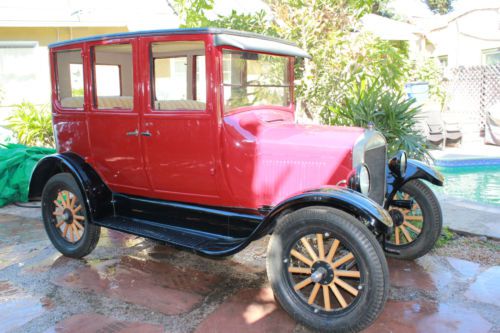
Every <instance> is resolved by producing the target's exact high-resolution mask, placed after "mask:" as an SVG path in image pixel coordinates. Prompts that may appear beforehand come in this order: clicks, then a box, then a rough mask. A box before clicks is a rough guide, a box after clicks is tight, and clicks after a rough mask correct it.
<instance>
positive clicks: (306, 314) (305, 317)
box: [267, 206, 389, 332]
mask: <svg viewBox="0 0 500 333" xmlns="http://www.w3.org/2000/svg"><path fill="white" fill-rule="evenodd" d="M267 274H268V277H269V281H270V282H271V286H272V288H273V292H274V295H275V297H276V300H277V301H278V302H279V303H280V304H281V306H282V307H283V309H284V310H285V311H287V312H288V313H289V314H290V315H291V316H292V317H293V318H294V319H295V320H298V321H299V322H301V323H303V324H304V325H306V326H308V327H310V328H312V329H314V330H318V331H325V332H358V331H360V330H362V329H363V328H366V327H367V326H368V325H369V324H370V323H371V322H373V321H374V320H375V319H376V318H377V316H378V315H379V314H380V312H381V311H382V309H383V306H384V303H385V300H386V298H387V293H388V290H389V283H388V277H389V272H388V269H387V262H386V260H385V256H384V252H383V250H382V247H381V246H380V244H379V243H378V241H377V239H376V238H375V236H374V235H373V234H372V233H371V232H370V231H369V230H368V228H367V227H366V226H365V225H363V224H362V223H361V222H360V221H358V220H357V219H356V218H354V217H353V216H351V215H349V214H347V213H345V212H343V211H340V210H338V209H334V208H331V207H323V206H312V207H306V208H302V209H299V210H297V211H294V212H291V213H288V214H287V215H285V216H284V217H282V218H281V219H280V220H279V222H278V224H277V225H276V227H275V229H274V232H273V235H272V237H271V240H270V242H269V248H268V253H267Z"/></svg>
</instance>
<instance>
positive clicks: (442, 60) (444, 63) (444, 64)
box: [437, 55, 448, 68]
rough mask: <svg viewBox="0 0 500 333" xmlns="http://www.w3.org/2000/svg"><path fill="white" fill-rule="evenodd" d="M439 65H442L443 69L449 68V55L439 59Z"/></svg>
mask: <svg viewBox="0 0 500 333" xmlns="http://www.w3.org/2000/svg"><path fill="white" fill-rule="evenodd" d="M437 58H438V61H439V63H440V64H441V67H443V68H446V67H448V56H447V55H442V56H439V57H437Z"/></svg>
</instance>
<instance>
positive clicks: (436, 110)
mask: <svg viewBox="0 0 500 333" xmlns="http://www.w3.org/2000/svg"><path fill="white" fill-rule="evenodd" d="M421 121H422V122H423V123H425V124H426V125H427V129H428V130H427V131H425V136H426V138H427V142H428V143H430V144H432V145H433V146H436V147H439V149H443V148H444V147H445V146H446V145H449V144H459V143H461V142H462V130H461V126H460V123H459V122H458V121H456V120H455V119H452V118H449V117H446V114H443V113H442V112H441V111H440V106H439V105H437V104H435V103H427V104H424V105H423V107H422V113H421Z"/></svg>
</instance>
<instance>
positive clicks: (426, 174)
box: [385, 159, 444, 208]
mask: <svg viewBox="0 0 500 333" xmlns="http://www.w3.org/2000/svg"><path fill="white" fill-rule="evenodd" d="M386 170H387V171H386V173H387V190H386V193H385V198H386V199H390V198H392V197H393V196H394V194H395V193H396V192H397V191H398V190H399V189H401V187H402V186H403V185H404V184H406V183H407V182H409V181H410V180H413V179H424V180H427V181H428V182H430V183H432V184H434V185H437V186H443V184H444V176H443V175H442V174H441V173H440V172H439V171H437V170H436V169H434V168H433V167H431V166H429V165H427V164H425V163H422V162H420V161H417V160H411V159H409V160H408V166H407V168H406V173H405V176H404V177H398V176H396V175H395V174H393V173H392V172H391V171H390V170H389V168H388V167H387V168H386ZM389 204H390V202H389V200H386V204H385V208H387V207H388V205H389Z"/></svg>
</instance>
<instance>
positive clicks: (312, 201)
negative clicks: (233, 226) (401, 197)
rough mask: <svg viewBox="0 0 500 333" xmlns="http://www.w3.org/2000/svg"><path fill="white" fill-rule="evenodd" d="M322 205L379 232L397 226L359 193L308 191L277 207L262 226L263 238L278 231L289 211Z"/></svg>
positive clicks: (336, 189) (333, 189)
mask: <svg viewBox="0 0 500 333" xmlns="http://www.w3.org/2000/svg"><path fill="white" fill-rule="evenodd" d="M318 205H321V206H329V207H333V208H337V209H340V210H342V211H345V212H347V213H349V214H351V215H353V216H355V217H356V218H357V219H359V220H361V221H362V222H363V223H365V224H366V225H367V226H368V228H370V229H371V230H372V231H376V232H377V233H387V232H389V230H390V229H391V228H392V226H393V223H392V219H391V217H390V215H389V214H388V213H387V212H386V211H385V210H384V209H383V208H382V207H381V206H379V205H378V204H377V203H376V202H375V201H373V200H371V199H370V198H368V197H366V196H364V195H362V194H360V193H358V192H356V191H352V190H350V189H347V188H343V187H339V186H331V187H326V188H322V189H317V190H312V191H308V192H304V193H302V194H299V195H296V196H294V197H291V198H289V199H287V200H285V201H283V202H281V203H279V204H278V205H276V206H274V207H273V208H272V210H271V211H270V212H269V213H268V214H267V216H266V217H265V219H264V221H263V223H262V224H261V226H262V227H261V228H259V229H261V230H260V231H259V233H260V235H263V234H265V233H269V232H270V231H271V230H272V229H273V228H274V226H275V224H276V222H277V220H278V217H279V216H280V215H282V214H283V213H286V212H287V211H290V210H296V209H300V208H303V207H308V206H318Z"/></svg>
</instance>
